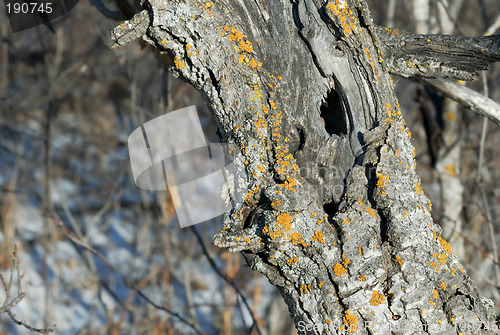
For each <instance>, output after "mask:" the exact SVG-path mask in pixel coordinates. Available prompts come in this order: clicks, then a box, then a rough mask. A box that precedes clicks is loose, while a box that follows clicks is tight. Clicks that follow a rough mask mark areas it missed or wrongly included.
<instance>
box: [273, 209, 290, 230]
mask: <svg viewBox="0 0 500 335" xmlns="http://www.w3.org/2000/svg"><path fill="white" fill-rule="evenodd" d="M292 220H293V216H291V215H290V214H288V213H282V214H280V215H278V222H277V225H278V227H280V226H281V227H283V229H284V230H285V231H290V230H291V229H292Z"/></svg>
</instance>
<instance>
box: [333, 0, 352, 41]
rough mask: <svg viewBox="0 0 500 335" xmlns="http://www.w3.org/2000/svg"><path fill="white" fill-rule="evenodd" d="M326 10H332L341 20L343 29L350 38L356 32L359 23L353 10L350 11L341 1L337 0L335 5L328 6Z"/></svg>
mask: <svg viewBox="0 0 500 335" xmlns="http://www.w3.org/2000/svg"><path fill="white" fill-rule="evenodd" d="M326 8H328V9H330V10H331V11H332V12H333V15H334V16H337V17H338V18H339V20H340V24H341V25H342V29H343V31H344V34H345V35H346V36H349V35H351V34H352V33H353V32H354V30H355V29H356V26H357V23H358V22H357V19H356V18H355V17H354V13H353V12H352V10H351V9H348V7H347V6H346V5H345V4H342V3H340V2H339V0H335V3H329V4H327V5H326Z"/></svg>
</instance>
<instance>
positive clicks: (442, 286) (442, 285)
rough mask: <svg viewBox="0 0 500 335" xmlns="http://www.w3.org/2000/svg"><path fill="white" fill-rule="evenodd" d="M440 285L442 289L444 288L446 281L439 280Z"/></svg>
mask: <svg viewBox="0 0 500 335" xmlns="http://www.w3.org/2000/svg"><path fill="white" fill-rule="evenodd" d="M440 286H441V288H442V289H443V290H446V283H445V282H444V281H442V282H441V285H440Z"/></svg>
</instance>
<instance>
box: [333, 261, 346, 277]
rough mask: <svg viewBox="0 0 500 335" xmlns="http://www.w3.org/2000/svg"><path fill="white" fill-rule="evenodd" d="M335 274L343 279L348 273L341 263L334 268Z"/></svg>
mask: <svg viewBox="0 0 500 335" xmlns="http://www.w3.org/2000/svg"><path fill="white" fill-rule="evenodd" d="M333 272H334V273H335V275H336V276H337V277H342V276H344V275H345V274H346V273H347V269H346V268H345V267H344V266H343V265H342V264H340V263H337V264H335V265H334V266H333Z"/></svg>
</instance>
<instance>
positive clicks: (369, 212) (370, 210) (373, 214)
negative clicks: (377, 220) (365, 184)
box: [366, 207, 377, 217]
mask: <svg viewBox="0 0 500 335" xmlns="http://www.w3.org/2000/svg"><path fill="white" fill-rule="evenodd" d="M366 211H367V212H368V214H370V215H371V216H373V217H376V216H377V215H376V214H375V212H374V211H373V209H371V208H370V207H366Z"/></svg>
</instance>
